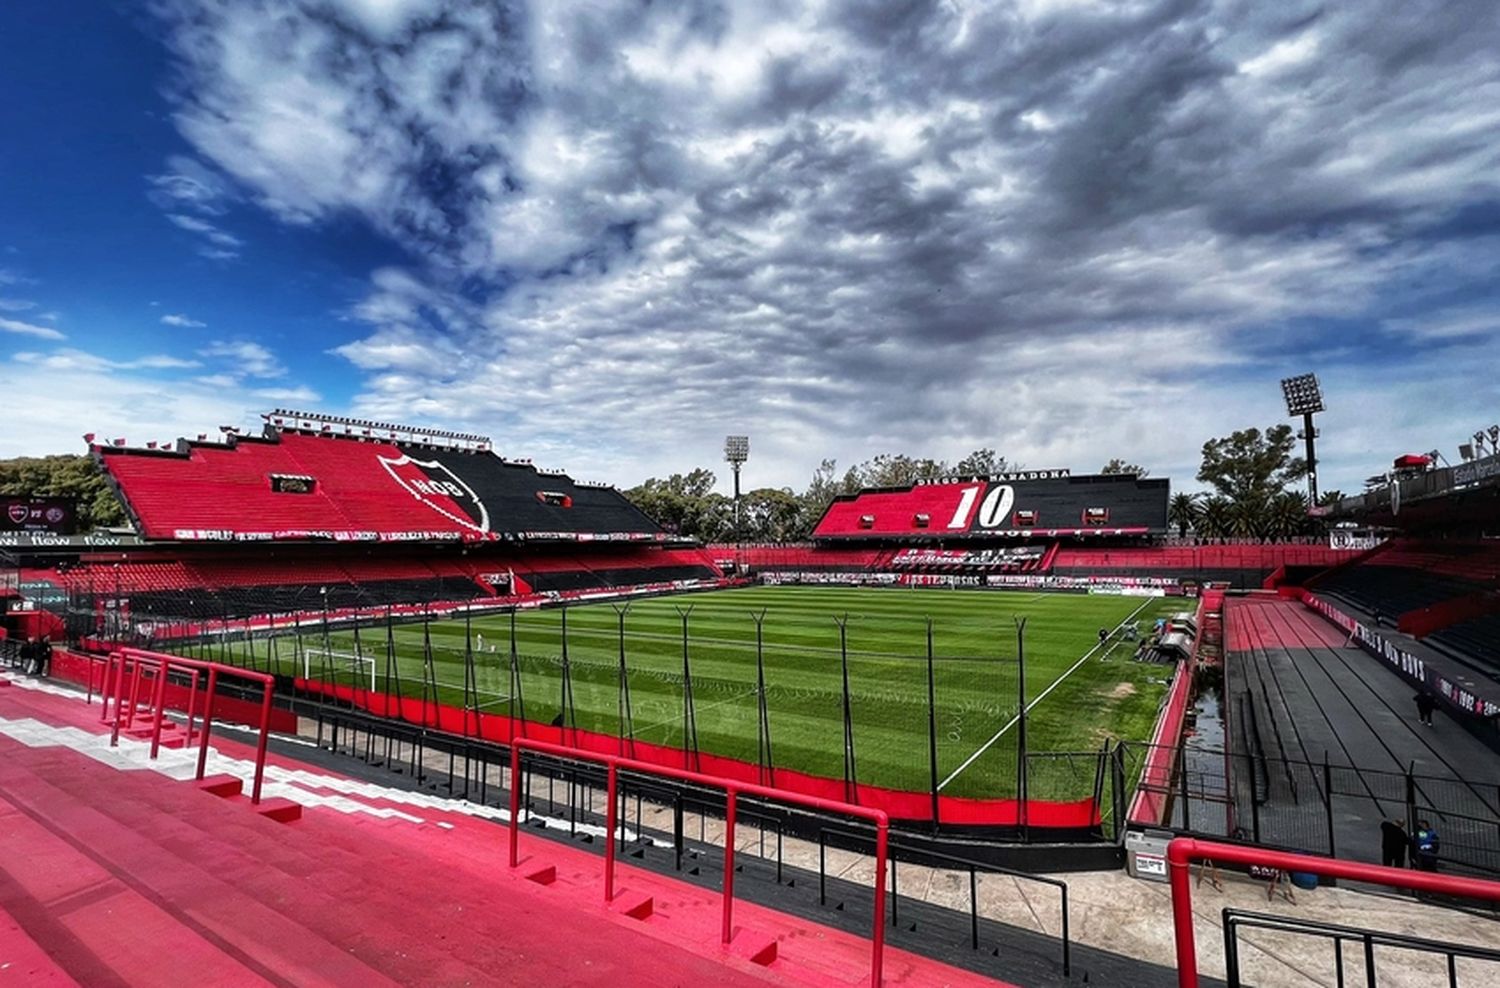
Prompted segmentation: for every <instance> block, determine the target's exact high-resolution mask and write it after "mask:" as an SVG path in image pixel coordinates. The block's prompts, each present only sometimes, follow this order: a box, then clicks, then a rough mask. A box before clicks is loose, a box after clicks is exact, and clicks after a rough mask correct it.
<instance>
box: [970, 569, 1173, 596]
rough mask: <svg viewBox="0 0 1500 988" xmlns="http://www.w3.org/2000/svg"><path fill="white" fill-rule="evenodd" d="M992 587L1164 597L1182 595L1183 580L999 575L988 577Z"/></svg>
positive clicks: (1038, 574) (1155, 577)
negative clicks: (1150, 591) (1133, 592)
mask: <svg viewBox="0 0 1500 988" xmlns="http://www.w3.org/2000/svg"><path fill="white" fill-rule="evenodd" d="M985 582H986V583H987V584H988V585H989V586H992V587H1008V588H1013V589H1017V590H1090V591H1091V590H1093V589H1094V588H1096V587H1115V588H1117V589H1116V590H1115V591H1114V592H1116V593H1124V592H1125V589H1126V588H1130V589H1133V590H1139V589H1156V590H1161V591H1162V592H1163V593H1164V594H1180V593H1183V592H1184V590H1183V586H1182V581H1180V580H1177V579H1173V578H1172V577H1168V576H1044V575H1042V574H1040V573H997V574H995V575H993V576H988V577H985Z"/></svg>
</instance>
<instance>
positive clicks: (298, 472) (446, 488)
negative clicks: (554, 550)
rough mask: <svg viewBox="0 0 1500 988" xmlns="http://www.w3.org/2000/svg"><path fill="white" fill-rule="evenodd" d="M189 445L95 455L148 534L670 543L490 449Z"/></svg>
mask: <svg viewBox="0 0 1500 988" xmlns="http://www.w3.org/2000/svg"><path fill="white" fill-rule="evenodd" d="M185 448H186V450H187V452H186V453H185V454H184V453H176V452H158V451H142V450H125V449H115V448H113V447H96V449H95V453H96V455H97V456H98V457H99V459H100V461H101V463H102V464H103V466H104V468H105V470H106V471H107V472H108V473H109V475H110V476H111V477H112V478H113V479H114V481H115V482H116V484H117V485H118V486H119V488H120V491H121V493H122V494H123V495H124V498H125V502H126V504H127V505H128V506H129V507H130V510H131V511H132V512H133V513H134V515H135V517H136V518H137V519H138V521H139V523H140V527H141V534H142V535H143V536H145V537H147V538H154V539H207V540H214V539H236V538H241V539H242V538H255V539H295V538H337V539H340V540H349V539H356V540H382V539H384V540H389V539H402V540H413V539H417V540H420V539H441V538H450V539H464V540H468V541H481V540H492V539H498V538H501V537H503V536H506V535H517V534H524V535H540V534H547V535H553V536H559V537H564V538H566V537H569V536H573V535H581V534H590V535H602V534H609V535H616V536H619V535H628V536H632V537H635V538H640V539H657V538H659V537H660V536H661V530H660V529H659V528H658V527H657V526H656V525H655V524H654V523H653V522H652V521H651V520H650V519H649V518H647V517H646V516H645V515H644V514H642V513H641V512H640V510H639V509H637V508H636V507H635V506H634V505H632V504H630V502H629V501H627V500H626V499H625V498H624V497H623V496H622V495H621V494H620V492H619V491H616V490H614V489H613V488H607V487H590V486H581V485H578V484H575V483H574V482H573V480H571V479H570V478H568V477H566V476H563V475H561V474H544V473H541V472H539V471H538V470H536V468H534V467H532V466H530V465H529V464H521V463H508V462H506V461H504V460H501V459H500V458H499V457H497V456H494V455H493V454H490V453H467V452H458V451H454V450H433V449H408V448H405V447H399V446H396V445H393V444H391V443H382V442H366V441H359V440H354V439H344V438H333V437H325V436H310V435H303V434H299V433H294V432H281V433H278V432H274V431H272V432H269V433H268V434H267V435H266V436H264V437H255V438H244V439H239V440H237V441H235V442H234V443H233V444H231V445H223V444H217V443H189V444H187V445H186V447H185ZM276 478H290V479H291V483H290V484H287V483H285V482H284V481H282V480H277V479H276ZM303 478H310V490H309V489H303V490H300V491H297V492H293V491H292V490H291V489H289V488H292V487H303V486H304V485H305V484H306V483H307V481H305V480H304V479H303ZM273 481H274V483H275V484H277V485H280V486H281V487H282V488H283V489H279V490H278V489H276V488H275V487H273Z"/></svg>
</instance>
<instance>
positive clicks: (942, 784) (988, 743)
mask: <svg viewBox="0 0 1500 988" xmlns="http://www.w3.org/2000/svg"><path fill="white" fill-rule="evenodd" d="M1155 599H1156V598H1154V597H1147V598H1146V599H1145V600H1144V601H1143V602H1142V603H1141V606H1140V607H1137V608H1136V609H1135V610H1133V611H1131V612H1130V616H1129V617H1127V618H1126V619H1125V620H1124V621H1121V622H1120V623H1119V624H1117V625H1115V627H1114V630H1115V631H1119V630H1120V629H1121V628H1123V627H1125V625H1126V624H1128V623H1129V622H1131V621H1133V620H1135V616H1136V615H1137V614H1139V613H1141V611H1144V610H1145V609H1146V606H1147V605H1148V604H1150V603H1151V602H1152V601H1153V600H1155ZM1118 644H1119V642H1114V643H1113V644H1111V645H1110V648H1111V649H1113V648H1114V647H1115V645H1118ZM1098 651H1099V646H1098V645H1097V644H1096V645H1095V646H1094V647H1093V648H1091V649H1089V650H1088V651H1087V652H1084V653H1083V656H1082V658H1080V659H1079V660H1078V661H1077V662H1075V663H1073V664H1072V665H1071V666H1069V667H1068V671H1067V672H1065V673H1063V674H1062V675H1061V676H1058V677H1057V678H1056V679H1054V680H1053V681H1052V685H1050V686H1048V687H1047V688H1046V689H1044V690H1042V692H1041V693H1040V694H1038V695H1037V697H1036V699H1034V700H1032V701H1031V702H1030V703H1028V704H1026V711H1027V713H1030V712H1031V709H1032V708H1033V707H1035V706H1036V705H1037V704H1038V703H1041V702H1042V701H1043V700H1045V699H1047V694H1048V693H1051V692H1052V691H1053V690H1055V689H1057V688H1058V687H1059V686H1061V685H1062V682H1063V680H1065V679H1067V678H1068V677H1069V676H1071V675H1073V673H1075V672H1077V671H1078V670H1079V668H1080V667H1081V666H1082V665H1083V664H1084V663H1085V662H1087V661H1088V660H1089V659H1091V658H1093V657H1094V653H1096V652H1098ZM1020 721H1021V717H1020V715H1019V714H1017V715H1016V716H1014V717H1012V718H1011V719H1010V720H1009V721H1007V722H1006V724H1005V726H1004V727H1002V728H1000V730H998V731H996V732H995V736H994V737H992V738H990V739H989V740H988V741H986V742H985V743H984V744H982V745H980V746H979V749H978V750H977V751H975V752H974V754H972V755H970V756H969V757H968V758H965V759H964V763H963V764H962V765H960V766H959V767H958V768H956V769H954V770H953V772H952V774H950V775H949V776H948V777H947V778H946V779H944V780H943V781H942V782H939V783H938V792H942V791H943V790H944V789H945V788H947V786H948V783H950V782H952V781H953V780H954V779H956V778H958V777H959V776H960V775H962V774H963V772H964V769H966V768H968V767H969V766H970V765H972V764H974V762H975V761H976V760H977V759H978V758H979V756H980V755H982V754H984V753H985V752H986V751H989V750H990V748H992V747H994V744H995V742H996V741H999V740H1000V739H1001V738H1002V737H1004V736H1005V732H1006V731H1008V730H1010V729H1011V728H1012V727H1015V726H1016V725H1017V724H1018V723H1020Z"/></svg>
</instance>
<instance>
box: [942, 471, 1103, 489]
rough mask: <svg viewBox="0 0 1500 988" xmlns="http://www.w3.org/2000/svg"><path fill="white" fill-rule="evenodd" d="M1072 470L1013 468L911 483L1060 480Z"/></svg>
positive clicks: (943, 483)
mask: <svg viewBox="0 0 1500 988" xmlns="http://www.w3.org/2000/svg"><path fill="white" fill-rule="evenodd" d="M1072 475H1073V471H1072V470H1071V469H1069V468H1068V467H1063V468H1061V469H1058V470H1013V471H1011V472H1010V473H995V474H990V475H989V476H985V477H980V476H956V477H931V478H928V479H926V480H918V481H916V482H914V483H913V484H912V486H913V487H935V486H943V485H949V484H975V483H985V482H990V483H1014V482H1016V481H1026V480H1062V479H1065V478H1067V477H1071V476H1072Z"/></svg>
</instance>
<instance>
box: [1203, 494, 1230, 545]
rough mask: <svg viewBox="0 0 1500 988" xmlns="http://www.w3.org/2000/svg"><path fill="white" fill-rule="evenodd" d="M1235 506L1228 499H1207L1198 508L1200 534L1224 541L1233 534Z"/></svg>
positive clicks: (1213, 497)
mask: <svg viewBox="0 0 1500 988" xmlns="http://www.w3.org/2000/svg"><path fill="white" fill-rule="evenodd" d="M1233 509H1234V504H1233V502H1231V501H1230V500H1229V498H1227V497H1218V496H1212V497H1206V498H1204V499H1203V502H1202V504H1200V505H1199V506H1198V533H1199V534H1200V535H1202V536H1203V537H1204V538H1209V539H1223V538H1228V537H1229V535H1230V534H1231V532H1232V530H1233V527H1234V522H1233V516H1232V512H1233Z"/></svg>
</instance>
